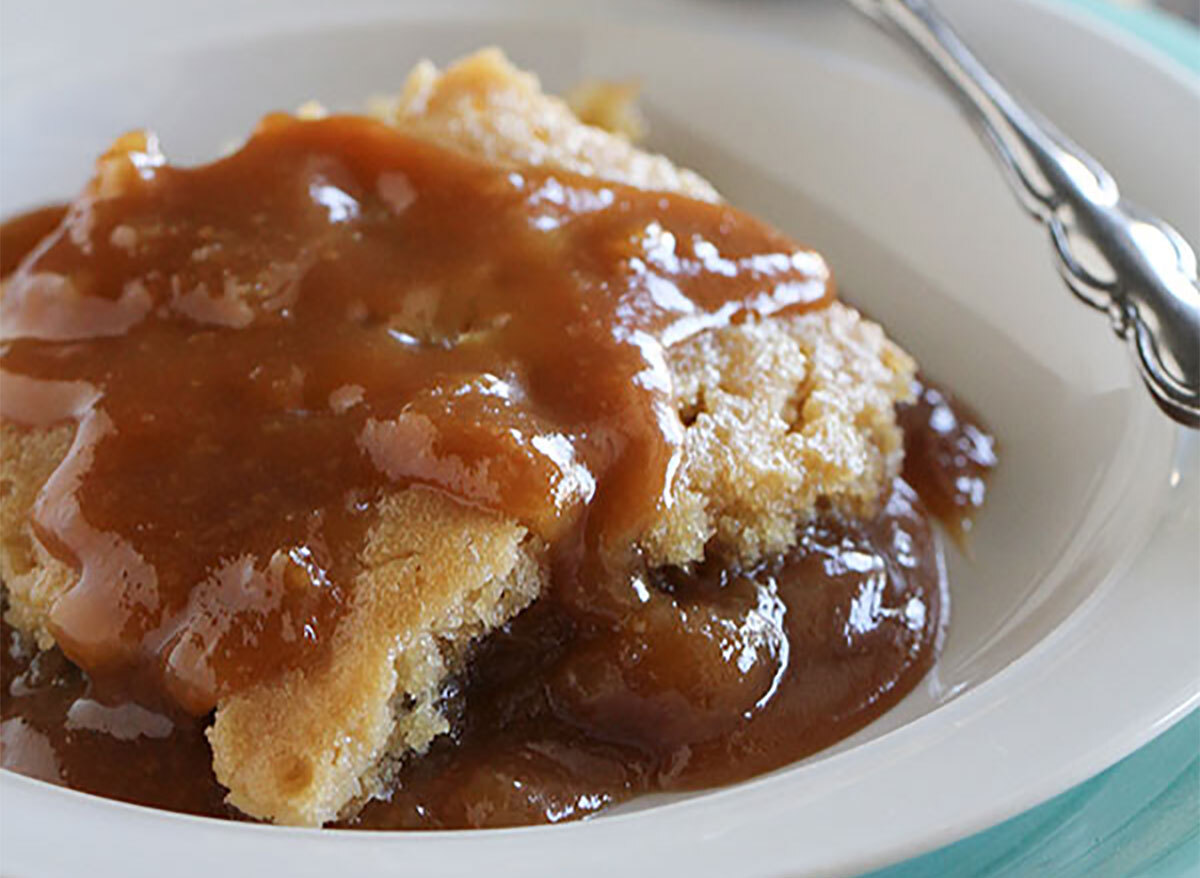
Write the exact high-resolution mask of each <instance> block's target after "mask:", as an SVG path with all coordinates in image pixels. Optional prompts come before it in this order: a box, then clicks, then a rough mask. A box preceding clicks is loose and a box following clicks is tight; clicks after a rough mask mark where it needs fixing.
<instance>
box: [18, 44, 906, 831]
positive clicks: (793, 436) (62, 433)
mask: <svg viewBox="0 0 1200 878" xmlns="http://www.w3.org/2000/svg"><path fill="white" fill-rule="evenodd" d="M373 112H374V113H375V114H377V115H378V116H379V117H380V118H383V119H384V120H385V121H386V122H388V123H389V124H391V125H394V126H396V127H397V128H398V129H399V130H401V131H402V132H405V133H406V134H409V135H411V136H414V137H417V138H421V139H423V140H427V141H430V142H432V143H435V144H438V145H439V146H442V147H446V148H449V149H452V150H455V151H457V152H459V153H462V154H464V155H467V156H470V157H472V158H474V159H481V160H484V161H486V162H489V163H493V164H496V165H501V166H507V167H511V168H513V169H514V170H519V169H521V168H526V167H540V168H552V169H561V170H564V171H569V172H571V173H575V174H582V175H585V176H588V177H593V178H596V179H599V180H606V181H611V182H614V183H622V184H626V185H629V186H634V187H638V188H639V189H643V190H648V191H662V192H672V193H677V194H682V195H686V196H689V197H691V198H695V199H699V200H702V201H709V202H716V201H719V197H718V195H717V193H716V191H715V190H714V189H713V188H712V186H711V185H709V184H708V183H707V182H706V181H704V180H703V179H701V178H700V177H699V176H697V175H696V174H694V173H692V172H690V171H687V170H684V169H680V168H677V167H676V166H675V165H673V164H672V163H671V162H670V161H669V160H667V159H666V158H664V157H662V156H656V155H651V154H649V153H647V152H644V151H642V150H640V149H638V148H637V147H635V146H634V145H633V144H631V143H630V141H628V140H627V139H625V138H624V137H622V136H619V135H617V134H612V133H609V132H606V131H604V130H601V129H599V128H594V127H590V126H587V125H584V124H583V123H581V122H579V121H578V120H577V119H576V118H575V117H574V115H573V114H572V113H571V111H570V110H569V109H568V108H567V106H566V104H565V103H563V102H562V101H560V100H558V99H556V98H554V97H551V96H548V95H545V94H544V93H542V91H541V89H540V86H539V84H538V82H537V80H536V78H535V77H533V76H532V75H531V74H528V73H523V72H521V71H518V70H517V69H515V68H514V67H512V65H510V64H509V63H508V61H507V60H505V59H504V57H503V55H501V54H500V53H499V52H498V51H496V50H485V51H483V52H479V53H477V54H475V55H473V56H470V57H468V58H466V59H464V60H462V61H460V62H458V63H456V64H455V65H453V66H452V67H450V68H448V69H447V70H446V71H444V72H439V71H438V70H436V69H435V68H434V67H433V66H432V65H431V64H429V63H428V62H423V63H422V64H420V65H418V66H417V67H416V68H415V69H414V71H413V72H412V74H411V75H410V77H409V79H408V81H407V83H406V85H405V87H404V89H403V91H402V92H401V94H400V96H399V97H398V98H397V99H395V100H394V101H386V102H377V103H376V105H375V106H374V108H373ZM118 155H119V150H118ZM115 185H119V182H118V183H117V184H115ZM667 366H668V368H669V372H670V376H671V379H672V382H673V392H672V404H673V407H674V410H675V414H676V415H677V417H678V425H677V428H678V430H679V431H680V437H681V441H680V454H679V461H678V467H677V470H676V472H675V477H674V478H673V480H672V481H671V483H670V491H671V494H670V497H669V498H668V502H665V503H663V504H662V505H661V507H660V509H659V510H658V512H657V514H656V516H655V518H654V520H653V521H652V522H651V523H650V524H649V526H648V527H647V528H645V530H644V532H643V533H642V534H641V535H640V537H639V539H638V544H639V547H640V551H641V553H642V555H643V557H644V559H645V563H646V564H647V565H648V566H649V567H651V568H656V567H662V566H674V567H686V566H688V565H693V564H696V563H699V562H702V561H703V560H705V558H706V557H719V558H722V559H733V560H736V561H737V562H738V563H740V564H746V565H748V564H753V563H754V562H756V561H757V560H760V559H762V558H765V557H767V556H769V555H772V554H775V553H779V552H782V551H784V550H786V549H788V548H789V547H790V546H791V545H792V544H793V543H794V541H795V538H796V530H797V524H798V523H800V522H804V521H806V520H809V519H811V518H812V517H813V516H815V515H817V514H818V512H819V511H822V510H825V511H828V510H835V511H837V512H839V513H842V514H845V515H847V516H851V517H855V516H864V515H869V514H870V513H871V512H872V511H873V510H874V509H875V508H876V507H877V506H878V504H879V502H880V498H881V497H882V496H883V494H884V493H885V491H886V490H887V488H888V486H889V485H890V484H891V483H892V480H893V479H894V478H895V477H896V475H897V474H898V472H899V468H900V464H901V460H902V453H903V452H902V449H903V444H902V436H901V432H900V430H899V428H898V426H897V423H896V418H895V412H894V406H895V404H896V402H897V401H900V400H904V399H906V398H907V396H908V394H909V392H910V391H909V388H910V384H911V380H912V376H913V371H914V365H913V363H912V361H911V359H910V358H909V357H908V356H907V355H906V354H905V353H904V352H903V351H902V350H900V349H899V348H898V347H897V346H896V345H895V344H893V343H892V342H891V341H889V340H888V339H887V338H886V336H885V335H884V333H883V332H882V330H880V328H879V327H878V326H876V325H875V324H873V323H871V322H869V321H866V320H864V319H863V318H862V317H861V316H859V315H858V314H857V312H855V311H854V310H853V309H851V308H849V307H847V306H845V305H842V304H840V303H837V302H833V303H831V304H829V305H827V306H825V307H822V308H820V309H817V310H812V311H808V312H805V313H802V314H798V315H794V316H780V317H774V318H770V319H762V320H747V321H744V322H740V323H736V324H732V325H729V326H725V327H722V328H717V329H712V330H709V331H705V332H701V333H699V334H696V335H693V336H691V337H690V338H687V339H686V340H684V341H682V342H680V343H678V344H676V345H674V346H672V347H670V348H669V349H668V351H667ZM6 380H8V379H6ZM19 392H20V387H19V383H14V382H11V381H9V383H7V384H6V394H9V395H10V396H11V397H12V398H13V399H15V398H16V396H19ZM18 403H19V400H18V401H17V402H11V400H10V403H9V404H11V405H17V404H18ZM6 410H7V409H6ZM3 431H4V432H3V437H2V438H3V449H2V455H0V466H2V468H3V469H2V472H0V486H2V487H3V491H0V528H2V534H0V536H2V539H0V575H2V577H3V581H4V583H5V586H6V588H7V591H8V596H9V610H8V616H7V618H8V621H9V622H10V623H11V624H13V625H14V626H16V627H17V628H19V629H20V630H22V631H24V632H26V633H27V634H29V635H30V636H31V637H33V638H35V639H36V641H37V643H38V644H39V646H41V647H42V648H50V647H51V646H53V644H54V639H55V638H54V633H53V625H52V624H51V623H50V617H51V613H52V610H53V608H54V606H55V603H56V602H57V601H58V600H59V599H60V598H61V597H62V596H63V595H64V594H65V593H67V592H68V591H69V590H70V589H71V588H72V586H73V585H74V584H75V582H76V577H77V574H76V573H75V572H74V571H73V570H72V569H71V568H70V567H68V566H67V565H65V564H63V563H62V562H61V561H59V560H58V559H57V558H56V557H55V556H54V555H53V554H52V553H51V552H50V551H48V550H47V547H46V546H44V545H43V544H42V542H41V541H40V539H39V536H38V534H37V533H35V532H34V530H33V529H32V527H31V523H30V522H31V512H32V510H33V509H34V507H35V505H36V504H37V503H38V497H39V494H40V493H42V492H44V491H45V490H46V489H47V488H46V486H47V485H48V483H49V482H51V481H52V480H53V478H54V477H55V475H54V474H55V473H56V471H58V470H59V468H60V464H61V463H62V462H63V460H64V459H65V458H66V456H67V453H68V450H69V448H70V446H71V443H72V435H71V433H72V430H71V428H69V427H64V426H63V425H62V424H61V422H60V423H47V424H41V425H38V424H33V425H30V424H28V423H24V424H22V425H20V426H18V425H17V424H15V423H9V422H7V421H6V422H4V423H3ZM60 477H61V476H60ZM377 514H378V517H377V520H376V522H375V524H374V526H373V528H372V529H371V532H370V533H369V534H368V536H367V538H366V540H365V542H364V548H363V550H362V553H361V557H360V559H359V561H360V565H361V572H360V573H359V575H358V578H357V579H356V581H355V583H354V587H353V589H351V590H350V592H349V598H348V604H347V607H346V609H345V612H344V614H343V616H342V618H341V619H340V621H339V623H338V626H337V628H336V629H335V632H334V635H333V640H332V643H331V644H330V647H329V650H328V654H327V657H326V659H325V660H323V661H321V662H317V663H315V664H311V665H305V666H302V667H299V668H293V669H288V670H284V671H282V672H280V673H278V674H276V675H274V676H272V677H270V678H268V679H265V680H263V681H261V682H258V683H255V684H253V685H251V686H249V687H248V688H244V689H241V690H240V691H237V692H235V693H234V694H232V695H228V696H225V697H222V698H221V699H220V700H219V701H218V703H217V707H216V712H215V720H214V722H213V725H212V727H211V729H210V731H209V740H210V742H211V744H212V748H213V766H214V769H215V772H216V776H217V779H218V780H219V781H220V783H221V784H223V785H224V786H225V787H226V788H228V790H229V794H228V801H229V802H230V804H232V805H233V806H235V807H236V808H237V809H239V810H240V811H241V812H243V813H245V814H247V815H249V816H251V817H254V818H258V819H262V820H269V821H273V822H276V823H284V824H292V825H304V826H319V825H322V824H325V823H328V822H330V821H332V820H336V819H339V818H346V817H348V816H350V815H352V814H353V813H354V812H355V811H356V810H357V809H358V808H359V807H360V806H361V805H362V804H363V803H364V802H365V801H366V800H368V799H369V798H370V797H371V796H373V795H376V794H378V793H380V792H381V791H382V790H383V789H384V788H385V786H386V783H387V781H388V779H389V777H390V775H391V773H392V771H393V769H394V768H395V766H397V765H398V764H400V763H401V762H402V761H404V760H406V759H413V758H418V757H419V755H420V754H421V753H422V752H424V751H425V750H426V749H427V748H428V747H429V745H430V743H431V741H433V740H434V739H435V738H436V737H437V736H439V735H442V734H444V733H445V732H446V731H447V730H448V729H449V727H450V725H449V721H448V719H447V717H446V716H445V715H444V711H443V709H442V707H443V705H442V699H443V687H444V685H445V683H446V681H447V680H448V679H449V678H450V677H451V676H453V675H454V674H456V673H458V672H460V671H461V670H462V663H463V662H464V661H465V660H466V658H467V656H468V653H469V647H470V645H471V644H472V643H476V642H478V641H479V640H480V639H481V638H485V637H486V636H487V635H488V633H489V632H492V631H494V630H496V629H497V628H500V627H501V626H503V625H504V624H505V623H506V622H508V621H509V620H511V619H512V618H513V617H514V616H516V615H517V614H518V613H520V612H521V610H523V609H525V608H526V607H528V606H529V605H530V604H531V603H533V602H534V601H536V600H537V599H538V596H539V595H540V594H542V593H543V592H544V591H545V589H547V588H548V585H549V582H550V578H551V558H550V556H549V548H548V545H547V543H546V541H545V540H543V539H542V538H540V537H539V536H538V535H536V533H535V532H534V531H533V530H532V529H531V528H530V526H529V523H528V522H520V521H517V520H516V519H514V518H511V517H507V516H506V515H504V514H502V513H498V512H492V511H488V510H486V509H482V508H479V507H478V506H477V505H471V504H467V503H463V502H461V501H460V500H458V499H455V498H453V497H451V496H449V495H447V494H446V493H444V492H441V491H437V490H433V489H430V488H424V487H409V488H406V489H403V490H399V491H397V492H395V493H393V494H392V495H390V496H388V497H386V498H384V499H383V500H381V501H380V502H379V508H378V510H377Z"/></svg>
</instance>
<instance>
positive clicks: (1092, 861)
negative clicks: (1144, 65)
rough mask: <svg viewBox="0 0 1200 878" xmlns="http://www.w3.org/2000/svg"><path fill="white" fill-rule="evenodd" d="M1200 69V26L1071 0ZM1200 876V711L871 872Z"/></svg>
mask: <svg viewBox="0 0 1200 878" xmlns="http://www.w3.org/2000/svg"><path fill="white" fill-rule="evenodd" d="M1063 2H1064V3H1068V4H1069V5H1072V6H1075V7H1077V8H1079V9H1082V10H1084V11H1086V12H1087V13H1088V14H1092V15H1096V16H1099V17H1101V18H1103V19H1105V20H1106V21H1107V22H1109V23H1110V24H1113V25H1116V26H1118V27H1121V28H1123V29H1124V30H1126V31H1127V32H1129V33H1132V34H1134V35H1135V36H1136V37H1137V38H1138V39H1140V40H1142V41H1144V42H1146V43H1148V44H1150V45H1152V46H1154V47H1155V48H1156V49H1158V50H1159V51H1161V52H1163V53H1165V54H1167V55H1168V56H1170V57H1171V58H1173V59H1174V60H1175V61H1176V62H1178V63H1179V64H1180V65H1181V66H1183V67H1184V68H1186V69H1187V70H1190V71H1191V72H1192V73H1193V74H1194V75H1197V76H1200V35H1198V34H1197V31H1196V29H1195V28H1193V27H1190V26H1189V25H1187V24H1185V23H1182V22H1179V21H1176V20H1175V19H1172V18H1168V17H1167V16H1166V15H1163V14H1161V13H1157V12H1153V11H1149V10H1146V9H1144V8H1135V7H1131V6H1128V5H1118V4H1117V3H1115V2H1113V0H1063ZM925 876H947V878H1018V876H1020V878H1025V876H1048V878H1083V876H1087V878H1133V876H1146V878H1184V876H1188V878H1192V876H1200V711H1196V712H1193V713H1192V714H1190V715H1189V716H1187V717H1186V718H1184V719H1183V720H1182V721H1180V722H1179V723H1176V724H1175V725H1174V726H1173V727H1172V728H1170V729H1168V730H1167V731H1166V732H1164V733H1163V734H1162V735H1160V736H1159V737H1157V738H1155V739H1154V740H1153V741H1151V742H1150V743H1149V744H1147V745H1146V746H1144V747H1142V748H1141V749H1140V750H1138V751H1137V752H1136V753H1134V754H1133V755H1131V756H1128V757H1126V758H1125V759H1124V760H1122V761H1121V762H1118V763H1117V764H1116V765H1114V766H1113V767H1111V768H1109V769H1108V770H1107V771H1105V772H1103V773H1101V774H1099V775H1097V776H1096V777H1094V778H1092V779H1091V780H1089V781H1087V782H1086V783H1083V784H1081V785H1080V786H1077V787H1075V788H1074V789H1072V790H1068V791H1067V792H1065V793H1063V794H1062V795H1060V796H1058V797H1057V798H1054V799H1051V800H1050V801H1049V802H1046V803H1044V804H1042V805H1040V806H1038V807H1037V808H1034V809H1033V810H1031V811H1026V812H1025V813H1024V814H1021V815H1020V816H1018V817H1014V818H1013V819H1011V820H1009V821H1007V822H1005V823H1001V824H1000V825H999V826H995V827H993V828H991V829H989V830H987V831H985V832H981V833H979V834H978V835H973V836H971V837H970V838H966V839H963V840H962V841H960V842H957V843H956V844H953V845H950V846H949V847H945V848H942V849H940V850H938V851H934V852H933V853H930V854H926V855H925V856H922V857H918V858H917V859H915V860H909V861H908V862H905V863H902V864H900V865H898V866H892V867H890V868H887V869H884V870H882V871H879V872H873V873H872V874H871V876H870V878H925Z"/></svg>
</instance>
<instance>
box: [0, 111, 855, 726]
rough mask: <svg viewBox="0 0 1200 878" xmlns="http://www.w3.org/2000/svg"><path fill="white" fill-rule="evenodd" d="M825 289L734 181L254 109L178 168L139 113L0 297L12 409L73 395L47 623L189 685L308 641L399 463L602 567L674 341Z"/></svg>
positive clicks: (193, 702) (661, 478)
mask: <svg viewBox="0 0 1200 878" xmlns="http://www.w3.org/2000/svg"><path fill="white" fill-rule="evenodd" d="M830 295H831V288H830V284H829V283H828V273H827V270H826V268H825V265H824V263H823V262H822V260H821V259H820V257H819V256H817V255H816V254H815V253H812V252H811V251H807V250H803V249H801V248H798V247H797V246H796V245H795V244H794V243H792V242H790V241H789V240H787V239H786V238H785V237H784V236H782V235H781V234H779V233H777V232H775V231H773V230H772V229H770V228H768V227H767V226H765V225H764V224H762V223H760V222H759V221H757V220H755V219H753V218H751V217H749V216H747V215H745V214H742V213H740V212H738V211H736V210H734V209H732V208H730V207H727V206H723V205H715V204H708V203H704V202H698V201H694V200H692V199H689V198H684V197H680V196H672V195H666V194H663V193H650V192H645V191H642V190H637V189H633V188H631V187H626V186H620V185H616V184H610V183H604V182H600V181H596V180H593V179H589V178H584V177H580V176H574V175H570V174H565V173H561V172H552V171H548V170H536V169H530V170H523V171H521V172H519V173H518V172H516V171H509V170H505V169H502V168H498V167H496V166H494V165H490V164H484V163H480V162H477V161H473V160H470V159H467V158H463V157H460V156H458V155H456V154H453V153H449V152H446V151H445V150H442V149H439V148H437V147H434V146H432V145H430V144H427V143H424V142H421V141H418V140H413V139H410V138H407V137H405V136H403V135H401V134H399V133H398V132H396V131H395V130H394V129H392V128H389V127H387V126H385V125H383V124H381V123H377V122H373V121H370V120H367V119H363V118H360V117H342V118H332V119H325V120H320V121H301V120H298V119H295V118H292V117H290V116H282V115H280V116H274V117H268V118H267V119H266V120H265V121H264V122H263V123H262V125H261V126H260V129H259V130H258V132H257V133H256V134H255V136H254V137H253V138H252V139H251V140H250V141H249V142H248V143H247V144H246V145H245V146H244V148H242V149H241V150H240V151H238V152H237V153H235V154H234V155H232V156H230V157H229V158H226V159H223V160H221V161H218V162H216V163H213V164H210V165H206V166H202V167H197V168H191V169H185V168H175V167H171V166H169V165H166V164H165V163H164V162H163V160H162V156H161V155H160V154H159V153H158V152H157V151H156V149H155V147H154V144H153V142H152V141H146V140H145V138H140V139H139V138H136V137H134V138H132V139H127V141H126V142H125V143H124V144H123V151H120V152H114V153H111V154H110V155H109V156H107V157H106V158H105V159H103V160H102V161H101V166H100V173H99V175H98V178H97V180H96V181H95V182H94V183H93V184H92V187H91V190H90V191H89V192H88V193H87V194H85V196H84V197H83V198H82V199H80V200H79V201H77V202H76V203H75V204H74V205H73V206H72V208H71V210H70V211H69V212H68V213H67V215H66V217H65V219H64V221H63V223H62V224H61V225H60V226H59V227H58V228H57V229H56V230H55V231H54V232H53V233H52V234H51V236H50V238H49V239H47V240H46V241H44V242H42V243H41V244H40V245H39V246H38V248H37V249H36V250H35V251H34V252H32V253H31V254H30V256H29V258H27V259H26V260H25V261H23V262H22V263H21V264H20V266H19V267H18V268H17V269H16V271H15V272H14V273H13V274H12V275H11V276H10V277H9V279H8V282H7V289H6V293H5V296H4V300H3V304H2V310H0V320H2V327H3V334H4V337H5V339H6V341H5V346H4V349H3V353H2V356H0V367H2V368H3V370H4V387H5V392H4V394H3V397H2V399H0V415H2V416H3V417H4V418H5V419H7V420H9V421H10V422H14V423H18V424H20V423H25V424H31V425H44V424H48V423H53V422H55V421H60V420H74V421H75V422H76V423H77V424H78V432H77V434H76V439H75V442H74V445H73V447H72V449H71V452H70V455H69V457H68V459H67V460H66V461H65V462H64V463H63V465H62V466H60V467H59V469H58V471H57V472H56V473H55V475H54V476H53V477H52V478H51V480H50V483H49V484H48V485H47V488H46V490H45V491H44V492H43V496H42V498H41V499H40V500H39V503H38V505H37V507H36V509H35V511H34V516H33V517H34V525H35V528H36V530H37V532H38V534H39V536H40V537H41V539H42V541H43V542H44V543H45V544H46V545H47V547H48V548H49V549H50V550H51V551H52V552H53V553H54V554H55V555H57V556H58V557H60V558H61V559H62V560H63V561H65V562H67V563H69V564H72V565H74V566H75V567H77V568H78V569H79V571H80V579H79V583H78V584H77V585H76V586H74V587H73V588H72V589H71V590H70V591H69V592H68V593H67V594H66V595H64V596H63V597H62V598H60V599H59V600H58V601H57V602H56V603H55V606H54V608H53V612H52V617H51V623H52V628H53V632H54V635H55V639H56V641H57V642H58V644H59V645H60V646H61V648H62V649H63V651H64V652H65V653H66V654H67V655H68V656H69V657H70V658H71V660H72V661H74V662H75V663H76V664H78V665H80V666H81V667H83V668H84V669H85V670H87V671H88V672H89V673H90V674H91V675H92V677H93V679H94V680H95V681H96V682H97V684H100V685H103V686H104V687H106V688H119V687H123V686H124V687H127V686H129V684H130V683H131V681H134V682H136V688H137V692H136V694H137V695H138V697H139V698H140V699H141V700H143V701H146V702H152V701H154V700H155V698H156V697H158V699H159V700H165V701H166V702H169V703H175V704H179V705H182V706H183V707H184V708H186V709H187V710H189V711H191V712H192V713H194V714H197V715H199V714H203V713H205V712H206V711H208V710H209V709H211V708H212V707H213V705H214V704H215V703H216V701H217V700H218V699H219V698H220V697H222V696H223V695H227V694H229V693H232V692H235V691H237V690H239V689H241V688H243V687H245V686H246V685H248V684H251V683H253V682H255V681H257V680H260V679H262V678H264V677H266V676H269V675H272V674H275V673H277V672H278V671H280V670H281V669H282V668H285V667H288V666H294V665H297V664H299V663H303V662H312V661H317V660H319V657H320V652H321V646H322V644H323V643H325V642H327V641H328V640H329V636H330V632H331V630H332V628H333V626H334V625H336V624H337V619H338V615H339V608H340V607H341V606H342V605H343V603H344V600H345V589H347V588H348V587H349V583H350V582H351V581H352V580H353V578H354V575H355V573H356V572H357V562H356V559H357V557H358V555H359V548H360V545H361V544H362V540H363V538H364V536H365V534H366V531H367V530H368V529H369V527H370V525H371V524H372V522H373V521H374V508H375V505H376V504H375V503H374V502H373V501H374V500H376V499H377V498H378V497H379V496H380V495H381V494H382V493H383V492H385V491H388V490H394V489H395V488H396V487H397V486H403V485H406V484H410V483H422V484H426V485H430V486H433V487H435V488H439V489H442V490H444V491H446V492H447V493H449V494H450V495H452V496H454V497H456V498H458V499H460V500H462V501H463V502H466V503H472V504H478V505H480V506H483V507H487V508H490V509H497V510H502V511H504V512H506V513H508V514H509V515H511V516H513V517H514V518H516V519H517V520H519V521H521V522H522V523H524V524H526V525H527V526H529V527H531V528H532V529H533V530H534V531H535V532H536V533H538V534H539V535H540V536H542V537H543V538H545V539H546V540H547V542H549V543H551V544H554V545H558V546H561V547H564V548H566V549H569V551H564V552H561V553H560V557H559V558H558V559H557V561H558V564H557V567H558V569H557V571H556V575H558V576H559V577H560V578H569V577H572V576H577V575H580V572H581V571H582V570H583V569H585V568H587V569H591V570H595V569H603V568H607V567H611V566H615V567H617V568H620V567H621V566H622V565H623V564H624V563H625V561H624V556H625V555H627V554H628V552H629V547H630V545H631V543H632V540H633V538H634V536H635V535H636V534H638V533H640V532H641V531H643V530H644V529H645V525H646V523H647V522H648V520H649V519H650V517H651V516H652V515H653V514H654V512H655V509H656V508H657V505H658V504H659V503H660V502H661V500H662V496H663V493H664V490H665V488H666V483H667V478H668V473H669V472H670V470H671V467H672V461H673V459H674V458H675V455H676V453H677V450H678V449H677V446H678V441H679V426H678V419H677V417H676V416H675V413H674V411H673V409H672V407H671V401H670V396H669V394H670V386H671V385H670V376H669V373H668V372H667V365H666V361H665V358H664V350H665V347H666V346H669V345H671V344H674V343H677V342H678V341H680V340H681V339H684V338H687V337H688V336H690V335H691V334H694V333H696V332H699V331H701V330H703V329H706V328H710V327H713V326H720V325H725V324H727V323H729V322H730V321H736V320H741V319H745V318H746V317H747V316H749V315H751V314H758V315H769V314H773V313H777V312H780V311H784V310H802V309H805V308H811V307H815V306H818V305H820V304H822V303H823V302H826V301H827V300H828V297H829V296H830ZM585 513H586V514H585ZM589 575H591V574H589ZM164 696H165V698H164Z"/></svg>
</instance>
